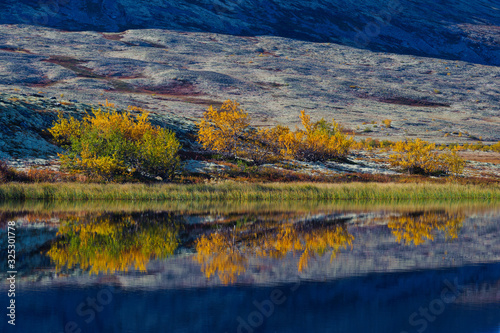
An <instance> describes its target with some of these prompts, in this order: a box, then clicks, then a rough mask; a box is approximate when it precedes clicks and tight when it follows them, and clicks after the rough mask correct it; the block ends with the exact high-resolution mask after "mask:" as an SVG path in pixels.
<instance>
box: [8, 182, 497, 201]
mask: <svg viewBox="0 0 500 333" xmlns="http://www.w3.org/2000/svg"><path fill="white" fill-rule="evenodd" d="M26 199H36V200H166V201H190V200H216V201H217V200H226V201H227V200H229V201H252V200H257V201H258V200H328V201H342V200H356V201H359V200H384V201H397V200H450V199H452V200H479V199H480V200H491V201H499V200H500V185H497V184H491V185H458V184H421V183H419V184H417V183H412V184H391V183H386V184H380V183H350V184H317V183H292V184H290V183H288V184H283V183H272V184H243V183H234V182H223V183H217V184H192V185H179V184H161V185H160V184H155V185H146V184H75V183H60V184H14V183H9V184H5V185H1V186H0V200H2V201H7V200H26Z"/></svg>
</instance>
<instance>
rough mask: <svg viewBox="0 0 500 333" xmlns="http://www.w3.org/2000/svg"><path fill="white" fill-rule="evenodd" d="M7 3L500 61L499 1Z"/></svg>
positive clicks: (10, 11)
mask: <svg viewBox="0 0 500 333" xmlns="http://www.w3.org/2000/svg"><path fill="white" fill-rule="evenodd" d="M2 5H3V7H2V11H0V23H8V24H38V25H44V26H48V27H55V28H59V29H63V30H70V31H85V30H94V31H105V32H119V31H124V30H127V29H150V28H155V29H172V30H178V31H191V32H193V31H194V32H213V33H221V34H232V35H240V36H263V35H268V36H278V37H289V38H294V39H300V40H304V41H314V42H333V43H339V44H343V45H351V46H356V47H359V48H367V49H370V50H374V51H382V52H396V53H401V54H413V55H425V56H431V57H437V58H444V59H453V60H464V61H470V62H476V63H483V64H491V65H500V46H499V40H500V35H499V26H500V6H499V4H498V1H497V0H476V1H470V0H454V1H435V0H419V1H415V0H389V1H386V0H363V1H354V0H348V1H345V0H308V1H304V0H230V1H226V0H197V1H192V0H150V1H147V2H145V1H131V0H117V1H109V0H72V1H68V0H53V1H48V2H42V1H33V0H7V1H3V4H2Z"/></svg>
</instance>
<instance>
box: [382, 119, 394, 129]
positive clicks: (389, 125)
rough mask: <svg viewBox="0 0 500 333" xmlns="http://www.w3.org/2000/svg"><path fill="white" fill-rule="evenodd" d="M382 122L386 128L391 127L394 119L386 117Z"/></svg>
mask: <svg viewBox="0 0 500 333" xmlns="http://www.w3.org/2000/svg"><path fill="white" fill-rule="evenodd" d="M382 124H384V126H385V127H386V128H389V127H391V124H392V120H390V119H384V120H382Z"/></svg>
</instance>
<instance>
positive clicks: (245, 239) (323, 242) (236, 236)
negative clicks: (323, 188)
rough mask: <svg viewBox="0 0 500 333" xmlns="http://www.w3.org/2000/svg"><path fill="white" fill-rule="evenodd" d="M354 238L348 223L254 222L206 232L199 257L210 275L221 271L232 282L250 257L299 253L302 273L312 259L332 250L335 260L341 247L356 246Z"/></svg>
mask: <svg viewBox="0 0 500 333" xmlns="http://www.w3.org/2000/svg"><path fill="white" fill-rule="evenodd" d="M353 240H354V236H353V235H351V234H350V233H349V232H348V231H347V228H346V225H345V224H335V223H327V222H322V223H315V224H312V223H309V224H297V223H290V222H287V223H279V222H277V223H274V224H273V223H261V224H250V225H244V226H239V227H236V226H234V227H233V228H232V229H230V228H228V230H224V231H216V232H213V233H211V234H208V235H202V236H201V237H200V238H198V239H197V240H196V252H197V255H196V257H195V258H196V261H197V262H198V263H200V264H201V269H202V272H204V273H205V275H206V277H207V278H210V277H212V276H214V275H215V274H216V273H217V274H218V276H219V279H220V280H221V282H222V283H224V284H229V283H234V282H235V281H236V277H237V276H238V275H240V274H241V273H244V272H245V271H246V269H247V267H248V257H250V256H256V257H264V258H265V257H269V258H274V259H284V258H285V256H286V255H287V254H289V253H292V254H294V255H295V254H296V253H297V252H298V253H300V259H299V262H298V271H299V272H302V271H303V270H304V269H306V268H307V266H308V263H309V260H310V259H311V258H314V257H315V256H317V255H319V256H323V255H324V254H325V253H327V252H331V259H332V260H333V258H335V256H336V255H337V253H338V252H339V251H340V249H342V248H343V249H346V248H347V247H348V246H350V247H351V248H352V242H353Z"/></svg>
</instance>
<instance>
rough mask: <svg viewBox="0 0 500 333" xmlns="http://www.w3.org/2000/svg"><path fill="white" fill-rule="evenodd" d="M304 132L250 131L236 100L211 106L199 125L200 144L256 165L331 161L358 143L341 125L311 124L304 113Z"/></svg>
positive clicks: (302, 118)
mask: <svg viewBox="0 0 500 333" xmlns="http://www.w3.org/2000/svg"><path fill="white" fill-rule="evenodd" d="M300 119H301V121H302V125H303V126H304V128H305V129H304V130H302V129H297V130H296V131H295V132H293V131H291V130H290V129H289V128H288V127H286V126H281V125H278V126H275V127H273V128H261V129H258V130H257V129H253V128H250V117H249V116H248V113H246V111H245V110H243V109H241V108H240V105H239V104H238V103H237V102H235V101H230V100H228V101H225V102H224V104H222V106H221V108H220V109H217V108H214V107H212V106H210V107H209V108H208V110H207V111H206V112H205V113H204V114H203V119H201V120H200V121H199V122H198V123H197V126H198V142H200V143H201V145H202V146H203V148H205V149H207V150H210V151H214V152H217V153H219V154H222V155H224V156H226V157H234V156H238V157H243V158H249V159H252V160H253V161H254V162H256V163H259V164H260V163H264V162H269V161H273V160H277V159H283V158H289V159H302V160H312V161H317V160H327V159H332V158H343V157H345V156H346V155H347V154H348V152H349V149H350V148H351V146H352V145H353V144H354V139H353V138H352V137H347V136H346V135H345V134H344V133H343V132H342V128H341V126H340V125H339V124H338V123H336V122H335V121H333V120H332V122H331V123H328V122H326V121H325V120H324V119H321V120H320V121H317V122H314V123H313V122H311V118H310V116H308V115H306V114H305V112H304V111H301V115H300Z"/></svg>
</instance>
